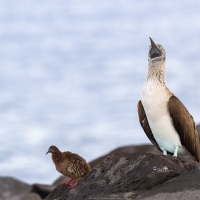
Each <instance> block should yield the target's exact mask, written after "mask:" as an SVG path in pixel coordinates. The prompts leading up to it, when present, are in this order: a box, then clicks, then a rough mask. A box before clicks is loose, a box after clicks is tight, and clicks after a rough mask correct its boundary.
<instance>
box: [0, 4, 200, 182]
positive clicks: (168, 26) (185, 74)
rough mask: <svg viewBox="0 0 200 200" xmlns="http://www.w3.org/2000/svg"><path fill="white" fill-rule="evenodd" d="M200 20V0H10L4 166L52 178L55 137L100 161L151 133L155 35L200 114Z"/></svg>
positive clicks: (184, 96) (9, 172)
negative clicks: (146, 96) (141, 105)
mask: <svg viewBox="0 0 200 200" xmlns="http://www.w3.org/2000/svg"><path fill="white" fill-rule="evenodd" d="M199 20H200V1H198V0H191V1H186V0H183V1H181V3H179V2H176V1H174V0H168V1H165V2H164V1H158V0H151V1H136V0H109V1H108V0H96V1H93V0H54V1H53V0H42V1H41V0H21V1H14V0H0V175H1V176H12V177H15V178H18V179H20V180H23V181H25V182H27V183H46V184H50V183H52V182H53V181H54V180H55V179H56V178H57V177H58V176H59V174H58V172H57V171H56V170H55V167H54V164H53V162H52V160H51V157H50V155H45V153H46V152H47V150H48V148H49V146H50V145H56V146H58V147H59V148H60V150H61V151H66V150H69V151H72V152H75V153H78V154H80V155H81V156H83V157H84V158H85V159H86V160H87V161H91V160H93V159H95V158H97V157H98V156H101V155H103V154H105V153H107V152H109V151H111V150H113V149H114V148H117V147H120V146H125V145H138V144H144V143H150V142H149V140H148V139H147V137H146V135H145V133H144V132H143V130H142V128H141V127H140V124H139V122H138V115H137V102H138V101H139V100H140V96H141V89H142V86H143V83H144V81H145V79H146V76H147V64H148V62H147V61H148V56H147V55H148V48H149V45H150V41H149V36H151V37H152V38H153V39H154V40H155V41H157V42H159V43H161V44H162V45H163V46H164V47H165V49H166V52H167V62H166V73H167V82H168V86H169V88H170V89H171V91H172V92H174V93H175V94H176V96H177V97H178V98H180V100H181V101H182V102H183V103H184V104H185V106H186V107H187V108H188V110H189V111H190V113H191V114H192V115H193V117H194V119H195V121H196V123H198V122H200V111H199V109H200V100H199V97H200V85H199V79H200V23H199Z"/></svg>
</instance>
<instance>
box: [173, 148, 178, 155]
mask: <svg viewBox="0 0 200 200" xmlns="http://www.w3.org/2000/svg"><path fill="white" fill-rule="evenodd" d="M178 150H179V146H176V148H175V151H174V155H173V156H174V157H177V155H178Z"/></svg>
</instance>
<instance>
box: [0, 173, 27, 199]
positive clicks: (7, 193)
mask: <svg viewBox="0 0 200 200" xmlns="http://www.w3.org/2000/svg"><path fill="white" fill-rule="evenodd" d="M30 190H31V186H30V185H28V184H25V183H22V182H20V181H18V180H16V179H13V178H10V177H1V178H0V199H2V200H20V199H21V198H22V197H24V195H25V194H26V193H28V192H30Z"/></svg>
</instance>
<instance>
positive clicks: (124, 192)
mask: <svg viewBox="0 0 200 200" xmlns="http://www.w3.org/2000/svg"><path fill="white" fill-rule="evenodd" d="M197 166H198V163H197V162H194V161H186V160H185V159H184V158H180V157H179V158H173V157H172V156H163V155H156V154H152V153H147V154H146V153H116V154H112V155H109V156H108V157H107V158H106V159H104V160H103V161H102V162H100V163H99V164H98V165H96V166H95V167H94V168H93V170H92V172H91V173H90V174H88V175H87V176H86V178H85V180H83V181H81V182H80V183H79V184H78V185H77V186H76V187H75V188H74V189H71V190H70V189H69V188H68V187H67V186H63V185H60V186H58V187H57V188H56V189H55V190H54V191H53V192H52V193H51V194H50V195H48V197H47V198H46V200H52V199H56V200H65V199H67V200H77V199H79V200H81V199H95V198H97V199H98V198H112V199H124V198H126V199H133V198H140V196H141V193H140V191H141V190H143V191H146V190H150V189H152V188H154V187H155V186H159V185H161V184H163V183H165V182H166V181H168V180H170V179H172V178H174V177H177V176H179V175H180V174H183V173H184V172H186V171H190V170H192V169H195V168H197ZM144 198H146V197H144Z"/></svg>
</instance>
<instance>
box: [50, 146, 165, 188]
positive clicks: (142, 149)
mask: <svg viewBox="0 0 200 200" xmlns="http://www.w3.org/2000/svg"><path fill="white" fill-rule="evenodd" d="M119 152H124V153H147V152H149V153H155V154H161V152H160V151H158V149H157V148H156V147H155V146H153V145H151V144H143V145H136V146H123V147H119V148H117V149H114V150H113V151H111V152H109V153H107V154H106V155H103V156H101V157H99V158H97V159H95V160H93V161H91V162H90V166H91V168H92V169H93V168H94V167H95V166H96V165H97V164H99V163H100V162H102V161H103V160H104V159H105V158H106V157H108V156H110V155H112V154H114V153H119ZM68 180H69V178H67V177H65V176H60V177H59V178H58V179H57V180H56V181H55V182H54V183H53V186H58V185H60V184H61V183H63V182H67V181H68Z"/></svg>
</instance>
